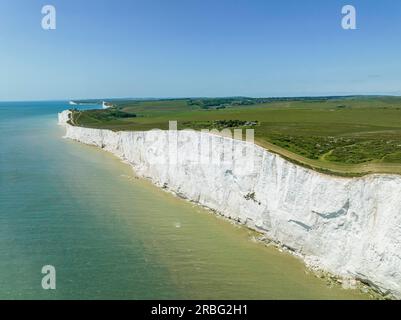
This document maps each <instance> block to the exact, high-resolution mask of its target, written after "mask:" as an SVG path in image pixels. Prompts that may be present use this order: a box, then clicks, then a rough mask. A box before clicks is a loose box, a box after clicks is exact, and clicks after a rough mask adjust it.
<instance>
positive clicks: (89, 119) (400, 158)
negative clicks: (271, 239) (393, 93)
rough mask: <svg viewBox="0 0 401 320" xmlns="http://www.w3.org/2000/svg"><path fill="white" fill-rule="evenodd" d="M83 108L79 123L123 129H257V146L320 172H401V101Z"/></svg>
mask: <svg viewBox="0 0 401 320" xmlns="http://www.w3.org/2000/svg"><path fill="white" fill-rule="evenodd" d="M113 103H114V104H115V105H117V107H116V108H113V109H107V110H91V111H75V112H74V116H73V121H74V124H76V125H81V126H85V127H91V128H106V129H110V130H114V131H121V130H138V131H141V130H150V129H154V128H159V129H168V121H169V120H177V121H178V127H179V129H183V128H193V129H203V128H208V129H212V128H216V129H219V130H221V129H223V128H253V129H254V130H255V140H256V143H258V144H259V145H261V146H262V147H265V148H266V149H269V150H270V151H272V152H275V153H278V154H280V155H282V156H283V157H285V158H287V159H289V160H290V161H293V162H295V163H297V164H300V165H303V166H305V167H309V168H313V169H315V170H317V171H320V172H324V173H329V174H336V175H342V176H360V175H364V174H368V173H397V174H401V98H399V97H359V96H355V97H321V98H297V99H289V98H285V99H251V98H241V97H238V98H237V97H236V98H223V99H221V98H219V99H212V98H208V99H202V98H197V99H169V100H147V101H140V100H138V101H121V100H120V101H113Z"/></svg>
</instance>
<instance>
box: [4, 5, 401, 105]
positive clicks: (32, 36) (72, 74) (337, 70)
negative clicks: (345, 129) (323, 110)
mask: <svg viewBox="0 0 401 320" xmlns="http://www.w3.org/2000/svg"><path fill="white" fill-rule="evenodd" d="M45 4H53V5H55V7H56V9H57V30H55V31H44V30H42V28H41V19H42V14H41V8H42V6H43V5H45ZM345 4H353V5H354V6H355V7H356V9H357V27H358V29H357V30H348V31H345V30H343V29H342V28H341V18H342V15H341V8H342V6H343V5H345ZM400 35H401V1H398V0H381V1H377V0H359V1H356V0H349V1H348V0H346V1H338V0H302V1H299V0H274V1H273V0H238V1H237V0H157V1H155V0H113V1H112V0H79V1H78V0H44V1H38V0H1V1H0V75H1V77H0V100H37V99H70V98H71V99H77V98H96V97H183V96H233V95H244V96H300V95H302V96H303V95H331V94H333V95H335V94H397V95H399V94H401V40H400Z"/></svg>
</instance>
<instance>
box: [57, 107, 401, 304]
mask: <svg viewBox="0 0 401 320" xmlns="http://www.w3.org/2000/svg"><path fill="white" fill-rule="evenodd" d="M68 117H69V113H68V111H65V112H63V113H61V114H60V115H59V122H60V123H61V124H65V126H66V137H67V138H70V139H74V140H77V141H80V142H83V143H86V144H90V145H94V146H98V147H101V148H103V149H105V150H107V151H110V152H112V153H114V154H115V155H116V156H118V157H120V158H121V159H123V160H125V161H127V162H128V163H129V164H131V165H132V166H133V167H134V168H135V171H136V173H137V174H138V175H141V176H143V177H147V178H150V179H151V180H152V181H153V182H154V183H155V184H156V185H158V186H162V187H164V188H167V189H169V190H171V191H174V192H175V193H177V194H178V195H180V196H182V197H185V198H187V199H190V200H192V201H195V202H197V203H199V204H201V205H204V206H207V207H209V208H211V209H214V210H216V211H217V212H218V213H220V214H222V215H224V216H226V217H228V218H232V219H235V220H237V221H240V222H242V223H244V224H246V225H248V226H249V227H251V228H254V229H258V230H259V231H263V232H264V233H265V234H266V236H267V237H268V238H270V239H272V240H274V241H277V242H279V243H281V244H282V245H284V246H286V247H288V248H291V249H292V250H294V251H295V252H296V253H299V254H300V255H302V256H303V258H304V259H305V261H306V262H307V263H308V264H309V265H311V266H316V267H319V268H322V269H324V270H326V271H329V272H331V273H334V274H336V275H339V276H344V277H352V278H357V279H359V280H362V281H364V282H367V283H369V284H371V285H372V286H374V287H376V288H377V289H378V290H381V291H382V292H383V293H386V294H391V295H393V296H394V297H396V298H401V177H400V176H397V175H369V176H366V177H362V178H352V179H351V178H337V177H333V176H327V175H323V174H320V173H317V172H315V171H312V170H309V169H305V168H303V167H300V166H297V165H294V164H292V163H290V162H288V161H286V160H284V159H283V158H281V157H280V156H278V155H275V154H273V153H270V152H269V151H267V150H265V149H263V148H260V147H258V146H256V145H249V144H247V143H245V142H243V141H239V140H233V139H228V138H223V137H221V136H217V135H212V134H206V133H201V132H187V131H178V132H177V131H175V132H173V133H171V132H170V133H169V132H167V131H157V132H156V131H147V132H112V131H109V130H100V129H89V128H82V127H75V126H71V125H69V124H66V120H68ZM171 135H175V136H174V138H172V137H171ZM172 141H175V142H176V144H175V146H176V150H175V149H174V148H172V147H171V142H172ZM231 147H233V148H240V149H242V150H245V149H246V150H248V151H249V150H250V149H251V151H252V152H249V154H247V156H248V157H249V159H248V161H245V162H244V156H243V154H242V155H239V154H234V156H233V161H231V162H230V161H228V162H225V163H210V162H207V161H206V162H205V163H199V161H197V160H199V154H201V153H204V154H205V152H204V150H205V149H207V152H206V154H208V155H211V156H212V157H215V158H216V159H221V158H223V156H224V155H223V153H224V150H227V149H229V148H231ZM176 154H178V157H179V159H180V160H179V161H176V159H175V160H174V161H169V160H171V158H172V157H175V155H176ZM181 157H182V158H183V159H181ZM194 158H197V160H196V161H194ZM245 160H246V157H245ZM250 164H252V165H250Z"/></svg>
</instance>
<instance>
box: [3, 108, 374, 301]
mask: <svg viewBox="0 0 401 320" xmlns="http://www.w3.org/2000/svg"><path fill="white" fill-rule="evenodd" d="M85 107H86V108H87V107H88V106H85ZM93 107H96V106H93ZM67 108H69V106H68V104H67V102H63V101H61V102H60V101H59V102H57V101H54V102H18V103H17V102H10V103H6V102H2V103H0V299H153V298H154V299H190V298H194V299H197V298H200V299H212V298H213V299H240V298H241V299H332V298H334V299H364V298H368V296H367V295H366V294H362V293H360V292H359V291H356V290H344V289H342V288H341V287H340V286H339V285H329V284H328V283H327V281H326V280H324V279H320V278H317V277H316V276H314V275H313V274H312V273H310V272H308V271H307V269H306V268H305V267H304V265H303V264H302V262H300V261H299V260H298V259H296V258H294V257H293V256H291V255H289V254H287V253H283V252H280V251H279V250H277V249H276V248H273V247H266V246H264V245H262V244H260V243H256V242H255V241H252V237H253V236H254V234H253V233H252V232H251V231H249V230H248V229H246V228H243V227H238V226H236V225H233V224H231V223H230V222H228V221H226V220H223V219H221V218H218V217H216V216H215V215H213V214H212V213H209V212H208V211H206V210H204V209H201V208H199V207H197V206H194V205H193V204H190V203H188V202H185V201H182V200H179V199H177V198H175V197H174V196H172V195H170V194H168V193H165V192H163V191H161V190H159V189H158V188H156V187H154V186H153V185H151V184H150V183H149V182H147V181H144V180H141V179H136V178H135V175H134V173H133V172H132V169H131V168H130V167H129V166H128V165H126V164H123V163H121V162H120V161H119V160H118V159H117V158H115V157H114V156H113V155H111V154H108V153H106V152H104V151H102V150H99V149H97V148H95V147H91V146H86V145H83V144H80V143H77V142H73V141H69V140H66V139H63V138H62V136H63V134H64V129H63V128H62V127H59V126H57V112H59V111H61V110H64V109H67ZM44 265H53V266H54V267H55V268H56V285H57V286H56V290H44V289H42V287H41V280H42V277H43V274H42V273H41V269H42V267H43V266H44Z"/></svg>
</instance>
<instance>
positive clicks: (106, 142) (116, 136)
mask: <svg viewBox="0 0 401 320" xmlns="http://www.w3.org/2000/svg"><path fill="white" fill-rule="evenodd" d="M68 119H69V115H68V112H64V113H61V114H60V116H59V122H60V124H63V125H65V126H66V130H67V134H66V137H67V138H70V139H73V140H77V141H79V142H82V143H86V144H90V145H95V146H98V147H101V148H102V149H105V150H106V151H109V152H111V153H113V154H114V155H116V156H117V157H119V158H120V159H122V160H123V161H124V162H126V163H128V164H130V165H131V167H133V168H134V169H135V172H136V174H137V175H138V176H140V177H144V178H147V179H148V180H151V182H152V183H153V184H155V185H156V186H158V187H160V188H162V189H164V190H165V191H169V192H170V193H173V194H174V195H176V196H177V197H180V198H184V199H186V200H187V201H190V202H193V203H195V204H197V205H200V206H202V207H204V208H207V209H209V210H210V211H212V212H214V213H215V214H218V215H219V216H222V217H224V218H225V219H228V220H229V221H232V222H234V223H238V224H240V225H244V226H246V227H247V228H249V229H251V230H253V231H256V232H259V233H261V234H263V236H262V240H263V243H265V244H266V242H267V243H268V244H270V245H271V244H272V243H273V245H275V246H277V247H279V248H281V249H284V250H287V251H289V252H290V253H292V254H293V255H295V256H297V257H298V258H300V259H301V260H303V261H304V263H305V264H306V267H307V268H308V269H310V270H312V271H314V272H316V273H320V274H322V273H323V274H325V275H326V276H327V278H330V279H334V278H335V279H338V280H335V281H337V282H339V283H342V281H344V282H349V283H352V284H353V285H357V284H358V283H361V284H366V285H368V286H369V287H370V288H372V290H373V291H375V292H378V293H380V295H381V296H384V297H387V298H389V297H393V298H399V297H400V291H399V290H401V289H399V288H398V289H397V285H395V286H393V288H392V289H391V288H390V289H389V288H388V285H387V284H385V283H380V281H377V279H373V280H372V276H370V275H369V274H368V275H366V274H364V273H360V272H359V270H358V266H356V267H354V268H353V269H354V270H349V269H351V267H352V265H350V266H348V270H347V268H345V270H341V268H339V269H337V270H336V266H338V265H341V261H332V260H334V258H339V256H338V254H342V253H341V252H340V253H337V255H336V256H335V257H329V258H330V260H329V261H325V259H322V257H319V255H317V254H316V252H315V254H311V253H313V252H310V251H311V248H312V249H315V251H316V248H315V247H316V245H315V246H314V245H313V244H311V243H309V242H305V239H303V238H304V237H305V236H306V237H307V236H309V235H308V234H302V233H301V234H297V235H296V236H297V237H295V239H294V235H293V234H292V232H293V231H294V230H297V229H294V226H293V225H292V224H294V225H296V226H297V227H299V226H302V225H305V224H304V223H302V222H301V221H296V220H294V219H288V218H287V221H285V222H286V224H285V226H284V225H282V224H277V223H276V228H277V229H279V228H288V230H283V231H284V232H283V231H281V233H284V234H280V230H279V231H277V230H276V231H273V232H272V230H271V229H274V227H273V226H270V228H266V227H265V226H264V225H263V223H264V222H266V221H257V220H258V218H259V220H261V218H262V220H263V219H264V218H265V217H263V214H262V217H255V215H254V214H253V215H252V209H255V208H254V207H255V205H254V204H249V203H247V206H248V207H249V208H245V209H244V211H245V213H246V214H245V215H244V214H239V213H238V212H237V214H235V213H234V212H230V208H227V207H226V206H223V207H222V208H220V210H219V208H218V201H217V203H216V201H212V200H213V199H201V197H202V196H203V195H202V194H197V192H195V194H194V195H195V196H191V191H193V190H180V189H185V188H183V187H185V182H182V181H181V184H178V186H177V185H176V186H174V184H173V186H171V184H168V183H167V182H163V181H164V180H166V178H171V177H165V176H164V177H160V172H158V171H157V170H156V171H155V172H152V170H151V169H152V167H151V166H149V165H148V166H146V165H144V163H141V161H143V158H142V159H141V161H139V160H138V159H137V158H135V154H133V153H132V152H133V151H134V150H131V149H127V150H122V149H124V148H130V146H128V147H127V145H124V146H123V145H122V142H121V141H122V140H124V139H127V135H128V136H130V135H132V136H135V135H141V134H142V135H143V136H144V135H145V136H146V133H143V132H142V133H137V134H132V133H126V134H125V136H124V137H122V135H121V133H115V132H108V130H103V129H88V128H82V127H74V126H71V125H69V124H67V121H68ZM109 135H110V136H109ZM143 136H142V138H143ZM131 138H132V137H131ZM215 139H217V136H216V137H215ZM220 139H221V137H220ZM135 141H137V140H135ZM130 142H133V140H132V139H131V140H130ZM142 142H143V141H142ZM113 144H115V145H114V146H113ZM125 144H127V141H125ZM136 147H138V146H136ZM152 147H155V146H152ZM256 147H258V146H256ZM258 148H261V147H258ZM156 149H157V148H156ZM261 149H262V148H261ZM135 151H138V152H139V153H141V152H142V153H143V145H142V148H140V150H135ZM159 151H160V150H159ZM259 152H260V150H259ZM264 152H268V151H267V150H264ZM127 154H128V157H127ZM141 156H142V157H143V154H141ZM130 157H131V158H132V159H130ZM276 157H277V156H276ZM275 160H277V159H275ZM281 161H285V160H284V159H281ZM286 165H290V166H292V167H294V166H295V165H294V164H286ZM141 166H142V167H141ZM276 169H277V168H276ZM292 169H294V168H292ZM295 171H297V172H296V174H295V177H296V176H297V175H298V176H300V175H301V173H302V174H305V173H307V174H311V173H310V172H309V171H310V169H305V168H297V167H296V166H295ZM298 171H299V172H298ZM313 175H314V177H312V180H313V179H315V178H316V177H315V175H319V176H323V177H320V179H326V180H327V179H330V180H335V182H336V183H337V184H344V183H346V184H347V183H349V180H353V181H357V182H360V181H364V180H372V179H394V177H393V176H392V175H388V174H384V175H379V174H374V175H373V176H369V177H361V178H334V177H330V178H327V177H326V176H324V174H321V173H317V172H314V174H313ZM160 178H161V179H160ZM171 179H175V180H177V179H178V180H179V179H180V177H174V176H173V178H171ZM191 179H195V180H194V181H196V178H193V177H191ZM167 180H168V181H169V179H167ZM167 180H166V181H167ZM340 180H341V181H340ZM169 182H170V181H169ZM173 182H174V181H173ZM364 182H366V183H369V182H370V181H364ZM225 183H227V181H225ZM337 189H338V186H337ZM183 191H184V192H183ZM206 192H209V193H212V190H209V191H206ZM188 193H189V194H188ZM200 200H201V201H200ZM205 200H206V201H205ZM236 200H237V204H238V206H239V207H241V205H243V203H238V202H240V201H239V200H238V199H236ZM248 200H249V199H248ZM258 200H259V199H258ZM208 201H209V202H211V203H209V205H208ZM242 202H243V200H242ZM251 202H252V201H251ZM345 203H348V207H347V205H345V206H344V201H343V202H342V207H341V208H340V209H339V210H337V214H339V216H343V215H344V212H343V211H347V212H346V213H345V215H347V213H348V211H349V207H350V204H349V201H348V202H345ZM216 206H217V208H216ZM259 206H260V204H259ZM249 210H251V211H249ZM341 210H342V211H341ZM234 211H235V210H234ZM237 211H238V210H237ZM262 213H263V212H262ZM275 214H276V213H275ZM283 214H284V212H283ZM321 215H324V214H323V213H321ZM326 215H327V214H326ZM270 218H271V217H270ZM336 218H338V217H336ZM374 218H375V217H374ZM276 219H277V218H276ZM278 219H280V218H278ZM270 220H272V219H270ZM284 220H285V219H284ZM315 220H316V219H315ZM270 222H272V221H270ZM278 222H282V221H278ZM326 222H327V221H324V223H323V226H320V225H319V226H318V227H324V225H325V224H326ZM343 222H344V221H343ZM345 222H347V221H345ZM315 223H316V221H315ZM335 227H337V229H338V226H335ZM268 229H270V230H268ZM326 229H327V228H326ZM329 230H332V231H333V232H334V231H335V230H336V228H334V229H333V228H331V229H329ZM301 231H302V230H301ZM303 231H305V230H303ZM307 231H310V230H307ZM342 231H344V230H342ZM348 231H349V230H348ZM297 232H298V233H300V232H299V230H297ZM304 233H305V232H304ZM328 233H330V232H329V231H328V230H326V231H325V232H324V233H323V238H325V237H326V240H327V239H330V234H328ZM341 234H344V232H341ZM327 236H329V237H327ZM351 236H352V235H351ZM291 238H292V239H291ZM301 240H302V241H301ZM337 241H340V243H341V241H342V237H337ZM302 242H303V243H302ZM299 243H301V245H299ZM351 243H352V241H351ZM315 244H316V243H315ZM308 246H309V247H311V248H308ZM305 247H306V248H305ZM318 247H319V245H318ZM396 247H397V244H395V248H394V249H397V248H396ZM318 249H319V248H318ZM347 249H348V251H351V252H350V254H351V253H352V251H353V250H349V249H350V248H347ZM351 249H353V248H352V247H351ZM360 249H362V248H360ZM308 251H309V252H308ZM361 251H364V250H361ZM308 253H309V254H308ZM317 253H318V252H317ZM360 253H362V252H360ZM390 254H391V252H390ZM323 258H326V260H327V257H324V256H323ZM360 260H361V262H363V263H366V262H369V261H367V260H368V259H366V257H361V259H360ZM373 260H374V259H373ZM328 262H329V263H328ZM374 262H375V261H374ZM330 263H331V265H330ZM373 264H374V263H373ZM392 266H394V265H392ZM394 272H395V273H396V272H397V270H394ZM373 276H374V275H373ZM386 277H388V276H387V275H386V274H385V277H382V279H381V280H385V281H386ZM342 279H343V280H342ZM390 280H391V279H390ZM354 281H357V282H354ZM358 287H359V285H358ZM387 289H388V290H387Z"/></svg>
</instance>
